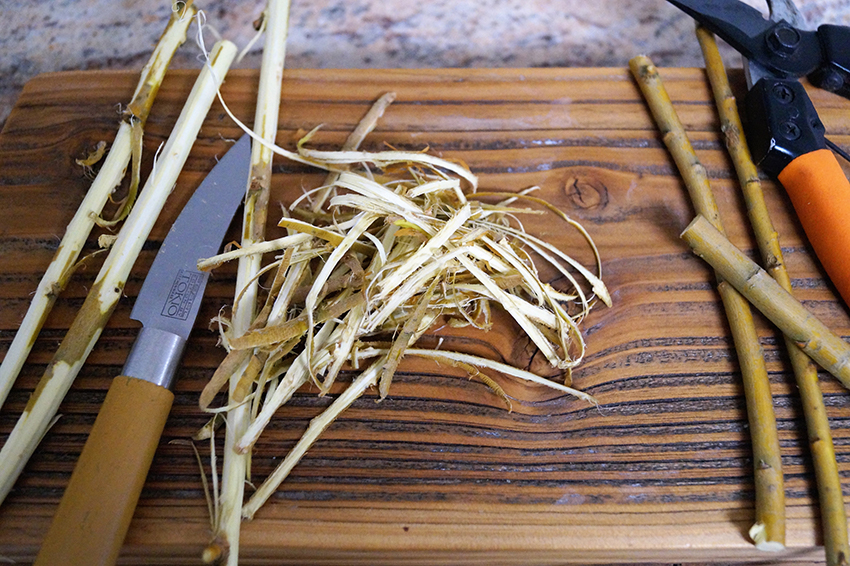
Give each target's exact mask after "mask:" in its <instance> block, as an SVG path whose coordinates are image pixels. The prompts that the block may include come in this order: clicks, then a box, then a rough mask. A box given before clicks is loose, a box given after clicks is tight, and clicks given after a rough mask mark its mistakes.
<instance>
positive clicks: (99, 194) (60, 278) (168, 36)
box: [0, 5, 194, 406]
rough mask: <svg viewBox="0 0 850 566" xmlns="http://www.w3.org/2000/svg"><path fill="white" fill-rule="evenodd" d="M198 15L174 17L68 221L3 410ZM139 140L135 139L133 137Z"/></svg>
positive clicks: (4, 388)
mask: <svg viewBox="0 0 850 566" xmlns="http://www.w3.org/2000/svg"><path fill="white" fill-rule="evenodd" d="M193 13H194V8H192V7H191V6H188V5H187V6H186V7H185V8H184V9H183V10H181V11H179V12H175V13H174V14H173V15H172V17H171V19H170V20H169V22H168V26H167V27H166V28H165V31H164V32H163V34H162V37H161V38H160V40H159V42H158V43H157V45H156V48H155V49H154V51H153V54H152V55H151V57H150V59H149V60H148V62H147V64H146V65H145V67H144V68H143V69H142V73H141V77H140V79H139V82H138V84H137V86H136V90H135V93H134V94H133V98H132V100H131V102H130V104H129V106H128V107H127V109H126V111H125V113H124V117H123V120H122V122H121V125H120V126H119V128H118V133H117V134H116V136H115V140H114V141H113V142H112V148H111V149H110V150H109V152H108V154H107V156H106V159H105V161H104V162H103V165H102V166H101V168H100V171H98V173H97V176H96V177H95V179H94V181H93V182H92V184H91V187H90V188H89V190H88V192H87V193H86V196H85V197H84V198H83V201H82V202H81V203H80V207H79V208H78V209H77V212H76V213H75V214H74V217H73V218H72V219H71V221H70V222H69V223H68V227H67V228H66V229H65V235H64V236H63V237H62V241H61V242H60V243H59V248H58V249H57V250H56V253H55V254H54V256H53V259H52V260H51V262H50V265H48V266H47V270H46V271H45V273H44V275H43V276H42V278H41V281H40V282H39V284H38V287H37V288H36V290H35V293H34V295H33V299H32V302H31V303H30V306H29V308H28V309H27V312H26V314H25V315H24V319H23V321H22V322H21V325H20V327H19V328H18V331H17V332H16V333H15V337H14V339H13V340H12V344H11V345H10V346H9V349H8V350H7V351H6V355H5V357H4V358H3V363H2V364H0V406H2V405H3V402H4V401H5V400H6V396H7V395H8V394H9V391H10V390H11V389H12V385H13V384H14V382H15V379H16V378H17V376H18V373H20V371H21V368H22V367H23V365H24V362H25V361H26V358H27V356H28V355H29V352H30V350H31V349H32V346H33V343H34V342H35V339H36V337H37V336H38V333H39V331H40V330H41V327H42V325H43V324H44V321H45V319H46V318H47V315H48V314H49V313H50V310H51V309H52V308H53V304H54V303H55V302H56V298H57V297H58V296H59V294H60V293H61V292H62V291H63V290H64V289H65V286H66V285H67V283H68V280H69V278H70V276H71V273H72V272H73V268H74V264H75V262H76V261H77V258H78V257H79V254H80V251H81V250H82V249H83V245H84V244H85V242H86V238H88V235H89V233H90V232H91V230H92V227H93V226H94V224H95V220H96V218H97V217H98V215H99V214H100V213H101V210H102V209H103V207H104V205H105V204H106V202H107V200H108V199H109V196H110V195H111V194H112V191H113V190H114V189H115V187H117V186H118V184H119V183H120V182H121V179H122V178H123V177H124V174H125V171H126V170H127V164H128V163H129V162H130V156H131V154H132V153H133V152H136V153H138V152H140V151H141V139H140V138H141V136H140V132H141V130H142V127H143V126H144V123H145V121H146V120H147V118H148V114H149V113H150V109H151V106H152V105H153V101H154V98H155V97H156V93H157V91H158V90H159V85H160V84H161V83H162V79H163V77H164V76H165V72H166V70H167V69H168V65H169V63H170V62H171V58H172V56H173V55H174V52H175V51H176V50H177V48H178V47H179V46H180V45H181V44H182V43H183V42H184V41H185V40H186V30H187V29H188V27H189V25H190V23H191V22H192V14H193ZM134 137H135V138H136V140H134V139H133V138H134ZM135 163H138V160H135ZM134 166H135V164H134ZM134 177H135V175H134Z"/></svg>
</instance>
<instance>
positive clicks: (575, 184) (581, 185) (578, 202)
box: [564, 178, 608, 210]
mask: <svg viewBox="0 0 850 566" xmlns="http://www.w3.org/2000/svg"><path fill="white" fill-rule="evenodd" d="M564 191H565V192H566V193H567V196H568V197H569V199H570V202H572V203H573V205H574V206H575V207H576V208H583V209H586V210H590V209H595V208H605V206H607V204H608V189H607V188H606V187H605V185H603V184H602V183H601V182H599V181H598V180H597V179H579V178H573V179H570V180H568V181H567V184H566V186H565V187H564Z"/></svg>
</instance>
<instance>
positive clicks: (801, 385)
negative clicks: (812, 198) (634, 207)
mask: <svg viewBox="0 0 850 566" xmlns="http://www.w3.org/2000/svg"><path fill="white" fill-rule="evenodd" d="M697 38H698V40H699V44H700V47H701V48H702V53H703V57H704V59H705V68H706V72H707V74H708V78H709V82H710V83H711V87H712V91H713V92H714V98H715V103H716V106H717V111H718V114H719V116H720V120H721V129H722V131H723V134H724V139H725V140H726V147H727V148H728V150H729V155H730V156H731V157H732V163H733V164H734V166H735V170H736V171H737V172H738V181H739V183H740V184H741V192H742V194H743V195H744V202H745V204H746V206H747V215H748V216H749V218H750V224H751V225H752V227H753V233H754V234H755V237H756V242H758V247H759V250H760V252H761V256H762V262H763V264H764V265H765V266H767V272H768V273H770V275H771V277H773V278H774V279H775V280H776V282H777V283H779V284H780V285H781V286H782V288H783V289H785V290H786V291H787V292H789V293H791V278H790V277H789V275H788V271H787V270H786V269H785V260H784V259H783V257H782V249H781V247H780V245H779V237H778V235H777V233H776V230H775V229H774V227H773V223H772V222H771V220H770V215H769V213H768V210H767V205H766V204H765V200H764V193H763V191H762V187H761V181H760V180H759V176H758V170H757V169H756V166H755V164H754V163H753V159H752V156H751V155H750V150H749V147H748V146H747V141H746V138H745V136H744V129H743V125H742V124H741V118H740V116H739V114H738V106H737V103H736V100H735V96H734V95H733V94H732V89H731V88H730V86H729V79H728V77H727V75H726V68H725V66H724V65H723V59H722V58H721V56H720V51H719V50H718V49H717V42H716V41H715V39H714V35H713V34H712V33H711V32H709V31H708V30H707V29H705V28H703V27H701V26H698V27H697ZM785 347H786V350H787V351H788V357H789V358H790V360H791V367H792V368H793V370H794V377H795V378H796V381H797V388H798V390H799V392H800V398H801V400H802V405H803V414H804V415H805V419H806V430H807V431H808V439H809V447H810V450H811V453H812V462H813V464H814V468H815V478H816V482H817V487H818V496H819V501H820V510H821V522H822V524H823V530H824V550H825V552H826V563H827V564H828V565H829V566H838V565H839V564H845V565H846V564H847V560H850V545H848V540H847V513H846V511H845V509H844V497H843V495H842V489H841V478H840V477H839V475H838V465H837V463H836V460H835V447H834V445H833V442H832V433H831V431H830V429H829V420H828V419H827V416H826V407H825V406H824V403H823V393H822V392H821V390H820V385H819V383H818V371H817V366H816V365H815V364H814V363H813V362H812V360H811V359H810V358H809V357H808V356H807V355H806V353H805V352H803V350H801V349H800V347H799V346H798V345H797V343H796V342H795V341H793V340H791V339H790V338H789V337H788V336H785ZM754 538H755V537H754Z"/></svg>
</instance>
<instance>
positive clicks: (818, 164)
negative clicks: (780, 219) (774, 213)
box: [778, 149, 850, 305]
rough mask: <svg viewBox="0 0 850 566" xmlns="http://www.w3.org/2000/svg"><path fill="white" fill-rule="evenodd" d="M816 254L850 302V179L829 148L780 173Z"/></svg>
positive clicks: (816, 152) (788, 166) (814, 153)
mask: <svg viewBox="0 0 850 566" xmlns="http://www.w3.org/2000/svg"><path fill="white" fill-rule="evenodd" d="M778 178H779V182H780V183H782V186H784V187H785V190H786V191H787V192H788V196H789V197H790V198H791V202H792V204H793V205H794V210H795V211H796V213H797V217H798V218H799V219H800V224H802V226H803V230H805V232H806V236H807V237H808V239H809V242H810V243H811V244H812V248H814V250H815V254H816V255H817V256H818V259H819V260H820V262H821V264H822V265H823V267H824V269H825V270H826V273H827V275H829V278H830V279H831V280H832V282H833V284H834V285H835V287H836V288H837V289H838V292H839V293H840V294H841V297H842V298H843V299H844V302H845V304H847V305H850V182H848V181H847V177H845V176H844V171H843V170H842V169H841V165H839V164H838V161H837V160H836V159H835V155H833V153H832V152H831V151H830V150H828V149H819V150H817V151H813V152H810V153H806V154H803V155H801V156H800V157H797V158H796V159H794V161H792V162H791V163H789V164H788V165H787V166H786V167H785V169H783V170H782V172H781V173H780V174H779V176H778Z"/></svg>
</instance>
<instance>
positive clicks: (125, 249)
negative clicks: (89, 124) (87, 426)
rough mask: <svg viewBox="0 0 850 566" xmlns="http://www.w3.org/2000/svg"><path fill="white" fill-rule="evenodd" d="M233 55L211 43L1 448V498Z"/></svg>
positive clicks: (99, 324) (125, 269) (127, 265)
mask: <svg viewBox="0 0 850 566" xmlns="http://www.w3.org/2000/svg"><path fill="white" fill-rule="evenodd" d="M235 55H236V48H235V46H234V45H233V44H232V43H230V42H228V41H221V42H219V43H217V44H216V45H215V47H214V48H213V51H212V54H211V60H210V64H209V65H207V66H205V67H204V69H203V70H202V71H201V73H200V75H199V76H198V79H197V81H196V82H195V85H194V87H193V88H192V92H191V93H190V95H189V99H188V100H187V102H186V105H185V106H184V108H183V111H182V112H181V113H180V116H179V117H178V119H177V123H176V124H175V126H174V129H173V131H172V132H171V135H170V136H169V138H168V141H167V142H166V144H165V147H164V148H163V150H162V151H161V152H160V156H159V159H158V160H157V162H156V164H155V166H154V170H153V171H152V172H151V175H150V177H149V178H148V180H147V182H146V183H145V187H144V190H142V192H141V195H140V197H139V200H138V202H137V203H136V205H135V206H134V208H133V211H132V212H131V213H130V216H129V217H128V218H127V221H126V222H125V223H124V225H123V226H122V227H121V231H120V232H119V234H118V239H117V240H116V241H115V243H114V244H113V246H112V249H111V250H110V252H109V255H108V256H107V258H106V260H105V261H104V263H103V266H102V267H101V270H100V272H99V273H98V275H97V278H96V279H95V282H94V284H93V285H92V288H91V289H90V291H89V293H88V296H87V297H86V300H85V302H84V303H83V306H82V307H81V308H80V311H79V312H78V313H77V316H76V317H75V318H74V321H73V322H72V323H71V326H70V328H69V329H68V332H67V334H66V336H65V338H64V339H63V340H62V343H61V344H60V345H59V349H58V350H57V352H56V354H55V355H54V356H53V359H52V360H51V362H50V363H49V364H48V366H47V370H46V371H45V373H44V375H43V376H42V378H41V380H40V381H39V383H38V385H37V387H36V389H35V392H34V393H33V394H32V397H30V399H29V402H28V403H27V405H26V407H25V408H24V411H23V414H22V415H21V416H20V418H19V419H18V422H17V424H16V425H15V428H14V429H13V430H12V433H11V434H10V436H9V438H8V439H7V440H6V443H5V444H4V445H3V448H2V450H0V501H2V500H3V499H5V497H6V495H7V494H8V493H9V490H11V488H12V485H13V484H14V483H15V480H16V479H17V477H18V475H19V474H20V473H21V470H22V469H23V467H24V465H25V464H26V462H27V460H28V459H29V457H30V456H31V455H32V453H33V451H34V450H35V448H36V446H37V445H38V443H39V442H40V441H41V438H42V436H43V435H44V433H45V432H46V430H47V428H48V426H49V424H50V422H51V420H52V419H53V416H54V415H55V414H56V411H57V409H58V408H59V404H60V403H61V402H62V399H63V398H64V396H65V394H66V393H67V392H68V389H70V387H71V385H72V383H73V381H74V378H75V377H76V375H77V373H78V372H79V370H80V368H81V367H82V365H83V363H84V362H85V360H86V358H87V357H88V355H89V353H90V352H91V350H92V348H93V347H94V344H95V342H97V339H98V337H99V336H100V334H101V332H102V331H103V328H104V326H105V325H106V322H107V321H108V320H109V317H110V315H111V314H112V311H113V310H114V309H115V306H116V304H117V303H118V300H119V299H120V297H121V295H122V292H123V289H124V285H125V283H126V281H127V277H128V275H129V274H130V270H131V268H132V267H133V264H134V263H135V260H136V257H137V256H138V254H139V251H140V250H141V249H142V245H143V244H144V243H145V240H146V239H147V237H148V234H149V233H150V230H151V228H152V227H153V224H154V222H155V221H156V219H157V217H158V216H159V213H160V211H161V209H162V207H163V205H164V204H165V200H166V198H167V197H168V195H169V194H170V193H171V190H172V189H173V187H174V184H175V182H176V181H177V177H178V175H179V173H180V171H181V170H182V168H183V165H184V163H185V162H186V158H187V157H188V155H189V151H190V149H191V148H192V145H193V144H194V142H195V138H196V137H197V135H198V131H199V130H200V127H201V124H202V123H203V121H204V118H205V117H206V115H207V113H208V111H209V108H210V105H211V104H212V102H213V100H215V96H216V92H217V90H218V87H219V85H220V84H221V81H222V80H223V79H224V76H225V74H226V73H227V70H228V69H229V67H230V64H231V62H232V61H233V58H234V56H235Z"/></svg>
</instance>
